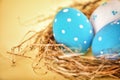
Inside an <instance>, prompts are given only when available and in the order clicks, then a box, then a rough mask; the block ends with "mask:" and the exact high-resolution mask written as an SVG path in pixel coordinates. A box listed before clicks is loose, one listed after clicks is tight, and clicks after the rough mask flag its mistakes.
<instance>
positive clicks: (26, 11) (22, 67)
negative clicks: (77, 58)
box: [0, 0, 115, 80]
mask: <svg viewBox="0 0 120 80" xmlns="http://www.w3.org/2000/svg"><path fill="white" fill-rule="evenodd" d="M84 1H85V0H84ZM71 2H72V0H0V80H62V79H63V80H65V78H63V77H62V76H60V75H57V74H56V73H51V72H49V73H48V74H47V75H43V74H40V75H36V74H35V73H34V72H33V70H32V67H31V62H32V61H31V60H29V59H25V58H19V60H18V61H17V63H16V66H11V61H10V60H9V59H8V58H9V56H8V55H7V54H6V51H8V50H10V48H11V47H13V46H15V45H17V44H19V42H20V40H21V39H22V38H23V36H24V35H25V33H27V32H28V31H29V30H31V29H34V30H36V28H37V27H39V26H37V27H36V26H31V25H30V24H28V25H27V26H25V25H20V23H19V20H18V19H19V18H20V21H21V22H22V23H23V22H25V21H29V20H31V19H32V20H31V21H35V22H36V20H37V18H35V17H36V16H39V15H41V14H44V15H49V14H50V13H53V12H54V10H55V9H57V7H58V6H66V5H68V4H70V3H71ZM34 18H35V19H34ZM41 73H42V72H41ZM51 74H52V75H51ZM102 80H103V79H102ZM114 80H115V79H114Z"/></svg>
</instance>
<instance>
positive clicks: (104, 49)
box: [92, 20, 120, 59]
mask: <svg viewBox="0 0 120 80" xmlns="http://www.w3.org/2000/svg"><path fill="white" fill-rule="evenodd" d="M92 52H93V54H94V56H96V57H101V56H104V57H106V58H108V59H109V58H110V59H117V58H118V57H119V56H120V20H116V21H113V22H111V23H109V24H107V25H106V26H104V27H103V28H102V29H101V30H100V31H99V32H98V33H97V34H96V35H95V37H94V39H93V43H92Z"/></svg>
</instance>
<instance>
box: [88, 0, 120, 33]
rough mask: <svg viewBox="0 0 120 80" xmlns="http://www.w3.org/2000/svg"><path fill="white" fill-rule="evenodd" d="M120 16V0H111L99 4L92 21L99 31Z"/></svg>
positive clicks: (96, 30)
mask: <svg viewBox="0 0 120 80" xmlns="http://www.w3.org/2000/svg"><path fill="white" fill-rule="evenodd" d="M119 17H120V0H110V1H108V2H105V3H103V4H102V5H101V6H99V7H98V8H97V9H96V10H95V11H94V12H93V13H92V15H91V17H90V21H91V23H92V25H93V27H94V30H95V33H97V32H98V31H99V30H100V29H101V28H103V27H104V26H105V25H106V24H108V23H110V22H111V21H114V20H116V19H118V18H119Z"/></svg>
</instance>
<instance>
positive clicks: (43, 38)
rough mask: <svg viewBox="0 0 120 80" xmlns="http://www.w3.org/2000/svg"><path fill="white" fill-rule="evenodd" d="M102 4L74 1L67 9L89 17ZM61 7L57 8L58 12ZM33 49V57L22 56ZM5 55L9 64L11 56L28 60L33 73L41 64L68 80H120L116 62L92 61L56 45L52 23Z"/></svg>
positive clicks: (117, 62)
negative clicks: (75, 9) (8, 56)
mask: <svg viewBox="0 0 120 80" xmlns="http://www.w3.org/2000/svg"><path fill="white" fill-rule="evenodd" d="M103 1H105V0H94V1H92V2H87V3H78V2H74V3H73V4H72V5H70V7H74V8H77V9H79V10H81V11H82V12H83V13H85V14H86V15H87V16H88V18H89V17H90V15H91V13H92V12H93V11H94V10H95V8H96V7H97V6H99V4H101V3H102V2H103ZM61 8H62V7H60V8H58V10H60V9H61ZM54 16H55V15H51V16H49V17H48V18H44V19H43V20H40V22H42V21H45V20H47V19H51V20H53V18H54ZM30 32H31V31H29V32H28V33H27V34H29V33H30ZM34 50H37V54H35V58H32V57H29V56H26V55H25V54H26V53H27V52H29V51H34ZM8 54H11V55H13V58H12V62H13V64H15V62H16V61H15V56H22V57H25V58H29V59H32V60H33V63H32V68H33V70H34V71H35V72H36V70H37V69H41V67H40V62H42V61H43V64H44V66H46V67H47V69H48V70H50V71H53V72H56V73H58V74H60V75H62V76H64V77H65V78H68V79H70V80H88V79H89V80H93V79H94V78H98V77H105V76H109V77H112V78H117V79H120V59H119V60H106V59H104V58H102V59H96V58H89V57H86V56H81V55H79V54H75V53H74V52H72V51H71V50H70V49H69V48H68V47H66V46H65V45H63V44H57V43H56V41H55V40H54V37H53V33H52V22H50V24H49V25H48V26H47V28H45V29H43V30H41V31H39V32H35V34H33V35H32V36H31V37H29V38H28V39H26V40H24V41H23V42H21V44H19V45H18V46H15V47H13V48H12V49H11V51H10V52H8Z"/></svg>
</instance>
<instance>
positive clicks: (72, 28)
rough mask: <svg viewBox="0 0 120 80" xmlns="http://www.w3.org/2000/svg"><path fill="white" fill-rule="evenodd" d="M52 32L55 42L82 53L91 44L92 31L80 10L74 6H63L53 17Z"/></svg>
mask: <svg viewBox="0 0 120 80" xmlns="http://www.w3.org/2000/svg"><path fill="white" fill-rule="evenodd" d="M53 34H54V38H55V40H56V42H57V43H59V44H64V45H66V46H67V47H69V48H70V49H71V50H73V51H74V52H76V53H81V54H84V53H86V51H87V50H88V49H89V47H90V46H91V42H92V39H93V36H94V31H93V27H92V25H91V23H90V22H89V20H88V18H87V17H86V16H85V15H84V14H83V13H82V12H80V11H79V10H77V9H75V8H63V9H62V10H60V11H59V12H58V13H57V15H56V16H55V18H54V22H53Z"/></svg>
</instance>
